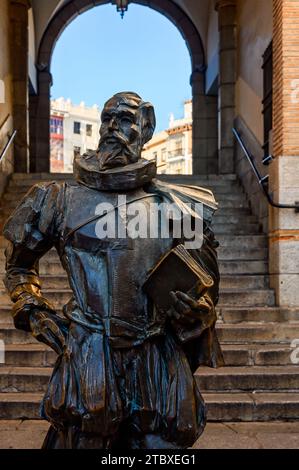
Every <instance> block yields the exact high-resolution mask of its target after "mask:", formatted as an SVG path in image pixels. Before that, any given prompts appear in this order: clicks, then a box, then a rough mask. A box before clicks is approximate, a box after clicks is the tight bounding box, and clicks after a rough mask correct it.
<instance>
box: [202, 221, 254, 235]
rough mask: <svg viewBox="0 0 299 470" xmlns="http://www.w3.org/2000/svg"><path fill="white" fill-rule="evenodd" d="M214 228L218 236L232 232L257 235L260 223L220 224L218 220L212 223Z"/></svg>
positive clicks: (233, 233) (234, 233)
mask: <svg viewBox="0 0 299 470" xmlns="http://www.w3.org/2000/svg"><path fill="white" fill-rule="evenodd" d="M211 227H212V229H213V231H214V233H215V236H216V238H217V237H218V236H219V235H222V234H228V233H230V234H232V235H248V234H252V235H255V234H257V233H259V231H260V230H259V225H258V224H257V223H252V224H247V223H246V224H242V225H237V224H218V223H217V221H216V222H214V223H213V224H212V226H211Z"/></svg>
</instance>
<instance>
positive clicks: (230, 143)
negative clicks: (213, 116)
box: [215, 0, 237, 174]
mask: <svg viewBox="0 0 299 470" xmlns="http://www.w3.org/2000/svg"><path fill="white" fill-rule="evenodd" d="M215 9H216V10H217V11H218V28H219V81H218V114H219V118H218V122H219V129H218V149H219V173H221V174H224V173H233V172H234V138H233V134H232V127H233V124H234V118H235V85H236V49H237V48H236V0H216V2H215Z"/></svg>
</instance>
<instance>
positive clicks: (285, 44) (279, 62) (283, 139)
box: [273, 0, 299, 156]
mask: <svg viewBox="0 0 299 470" xmlns="http://www.w3.org/2000/svg"><path fill="white" fill-rule="evenodd" d="M273 15H274V23H273V81H274V89H273V96H274V100H273V128H274V134H273V150H274V152H273V153H274V156H277V155H285V156H286V155H299V132H298V131H299V0H273Z"/></svg>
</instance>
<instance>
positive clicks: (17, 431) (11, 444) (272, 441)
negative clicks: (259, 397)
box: [0, 421, 299, 449]
mask: <svg viewBox="0 0 299 470" xmlns="http://www.w3.org/2000/svg"><path fill="white" fill-rule="evenodd" d="M47 429H48V424H47V423H45V422H43V421H0V449H38V448H40V446H41V444H42V442H43V439H44V437H45V434H46V432H47ZM194 448H198V449H299V422H297V423H222V424H218V423H217V424H216V423H215V424H214V423H209V424H208V425H207V427H206V429H205V432H204V434H203V435H202V437H201V438H200V439H199V440H198V441H197V442H196V444H195V445H194Z"/></svg>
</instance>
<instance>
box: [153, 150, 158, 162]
mask: <svg viewBox="0 0 299 470" xmlns="http://www.w3.org/2000/svg"><path fill="white" fill-rule="evenodd" d="M153 160H155V161H157V160H158V152H153Z"/></svg>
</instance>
